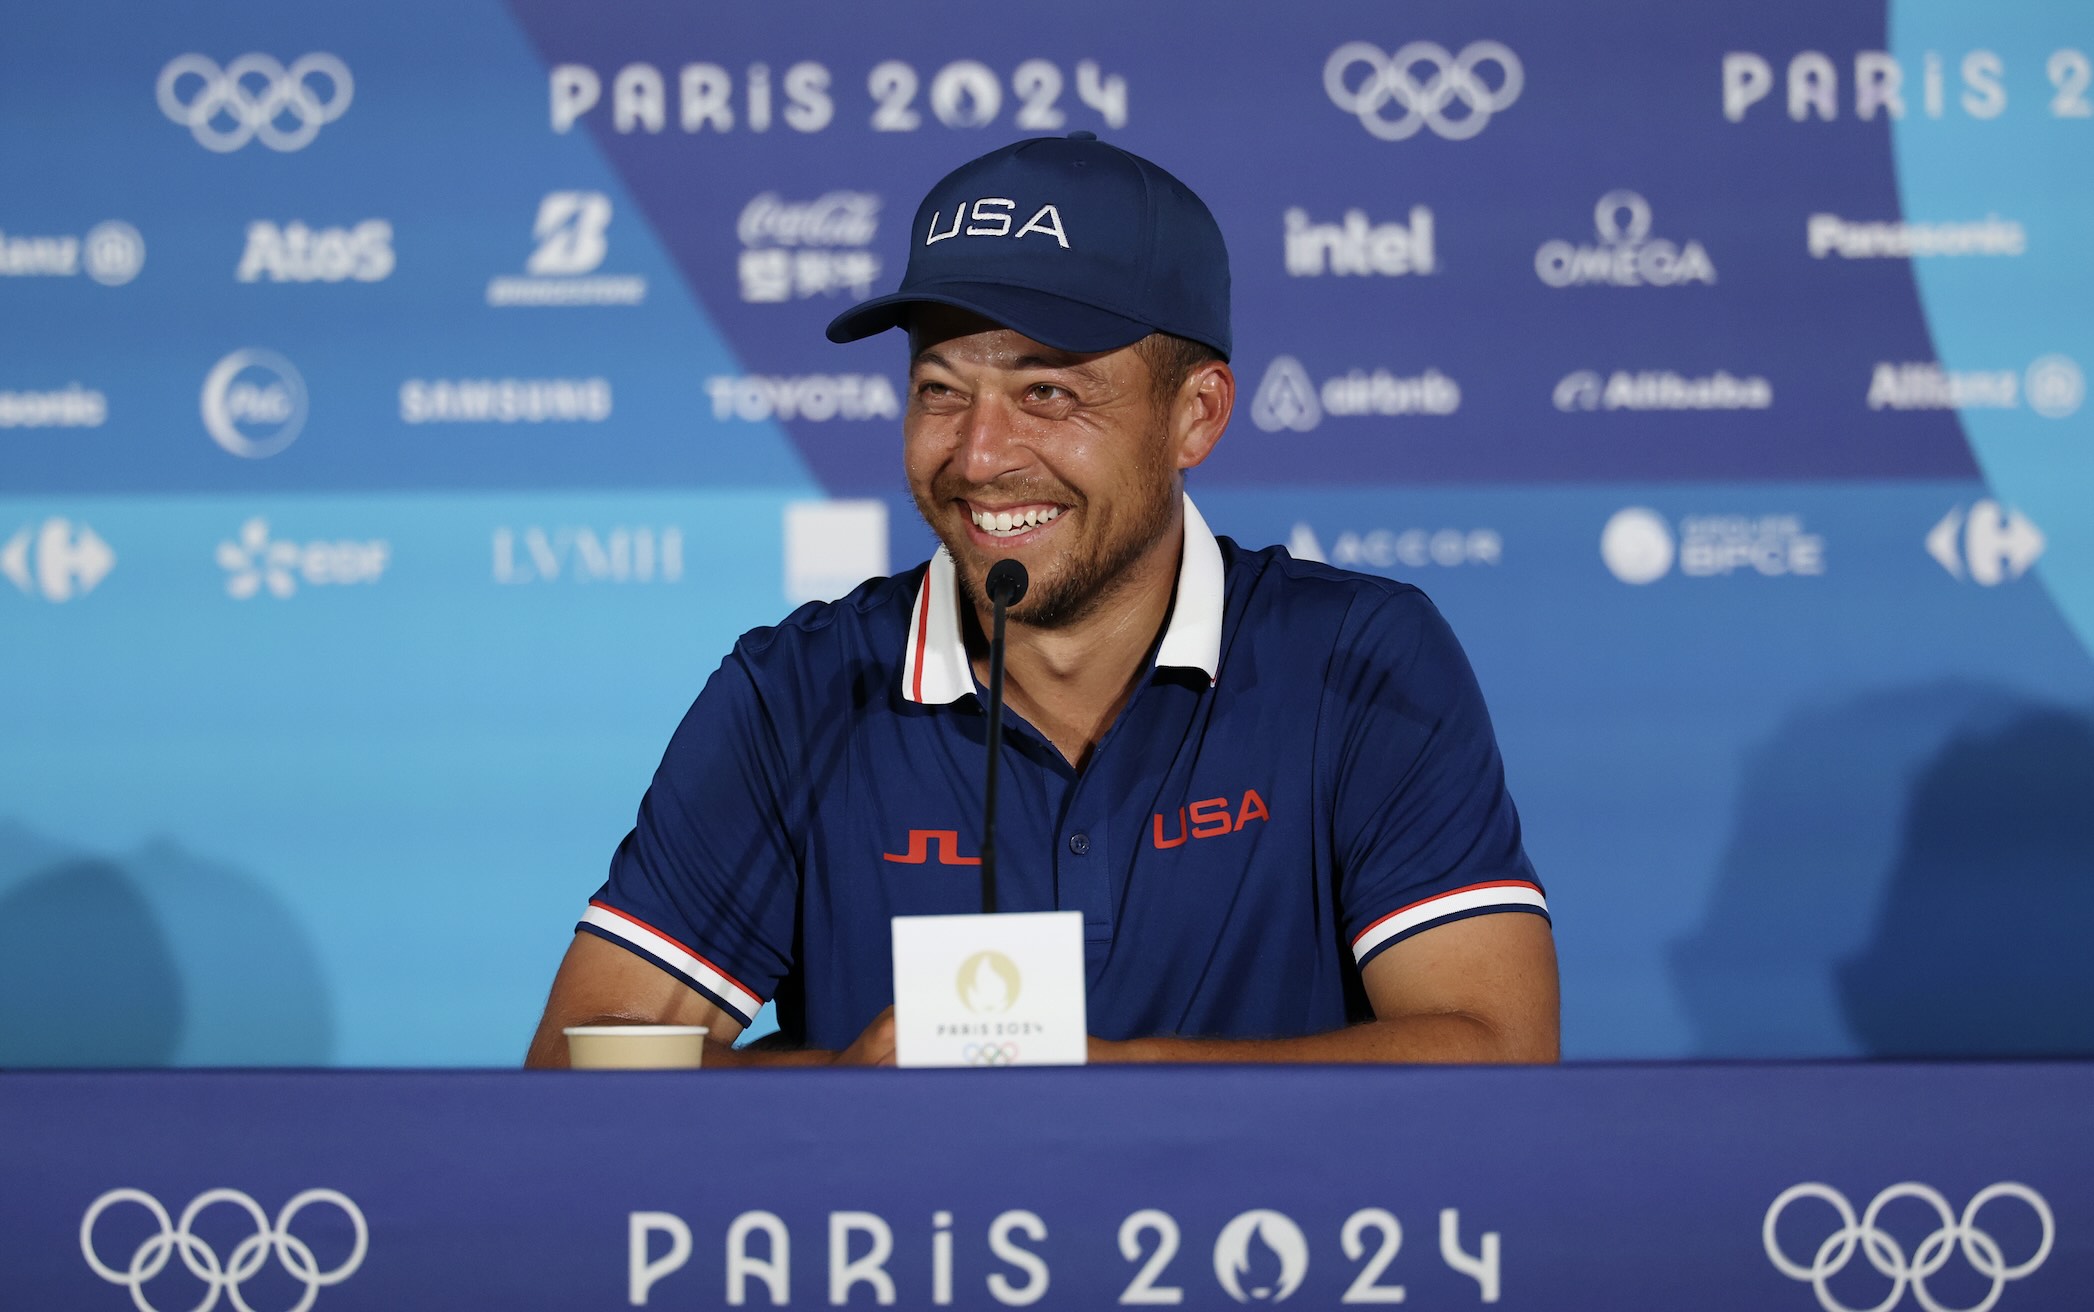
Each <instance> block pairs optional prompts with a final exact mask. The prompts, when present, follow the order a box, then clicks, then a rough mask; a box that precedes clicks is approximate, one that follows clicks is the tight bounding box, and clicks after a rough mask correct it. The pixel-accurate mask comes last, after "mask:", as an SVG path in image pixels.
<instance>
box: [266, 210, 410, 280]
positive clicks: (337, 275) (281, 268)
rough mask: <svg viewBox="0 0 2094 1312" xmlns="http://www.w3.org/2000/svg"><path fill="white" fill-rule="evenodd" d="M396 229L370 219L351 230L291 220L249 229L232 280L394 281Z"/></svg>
mask: <svg viewBox="0 0 2094 1312" xmlns="http://www.w3.org/2000/svg"><path fill="white" fill-rule="evenodd" d="M395 262H396V261H395V260H394V258H393V225H392V224H390V223H388V222H386V221H385V220H384V219H366V220H364V221H363V222H362V223H359V224H357V225H356V226H355V227H353V228H309V227H307V226H306V225H305V224H303V223H298V222H296V221H293V222H291V223H287V224H284V225H283V226H282V227H278V226H277V225H276V224H274V223H271V222H269V221H267V220H257V221H255V222H253V223H250V224H248V225H247V248H246V249H245V250H244V251H242V252H241V254H240V266H239V268H237V269H235V270H234V271H233V277H234V278H236V279H238V280H239V281H241V282H260V281H261V280H262V279H263V278H265V277H266V278H267V279H268V280H269V281H270V282H342V281H345V280H347V279H354V280H356V281H357V282H382V281H384V280H385V279H386V278H387V277H389V276H391V274H392V272H393V266H394V264H395Z"/></svg>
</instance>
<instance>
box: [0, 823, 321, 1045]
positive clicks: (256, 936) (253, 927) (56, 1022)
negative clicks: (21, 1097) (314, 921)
mask: <svg viewBox="0 0 2094 1312" xmlns="http://www.w3.org/2000/svg"><path fill="white" fill-rule="evenodd" d="M333 1052H334V1018H333V1007H332V1003H331V1001H330V999H329V997H328V993H327V988H326V983H325V980H324V979H323V977H322V974H321V971H320V967H319V962H318V960H317V957H316V955H315V952H314V949H313V945H312V940H311V937H310V936H309V935H308V934H307V933H306V931H305V928H304V926H303V925H301V924H300V923H299V922H298V921H297V919H296V918H295V917H294V916H293V915H292V914H291V912H290V910H289V909H288V908H286V907H285V906H284V905H283V903H282V902H281V901H279V900H278V899H277V897H276V895H275V894H274V893H273V892H272V891H271V890H270V889H268V888H267V887H266V886H265V885H264V884H263V883H262V882H261V881H259V880H257V879H256V878H254V877H253V876H252V875H249V874H246V873H244V872H242V871H239V870H236V869H233V868H231V867H229V866H225V865H221V864H215V863H212V862H208V861H205V860H202V859H200V858H198V857H195V856H192V855H190V854H188V853H185V852H183V851H182V850H181V849H180V848H178V847H176V846H175V845H174V844H172V843H168V842H164V841H162V842H155V843H151V844H148V845H147V846H146V847H144V848H143V849H141V850H140V851H138V852H136V853H133V854H131V855H128V856H123V857H118V858H108V857H102V856H91V855H85V854H82V853H80V852H78V851H74V850H69V849H67V848H64V847H63V846H61V845H59V844H56V843H53V842H51V841H49V840H47V839H44V838H42V837H40V836H38V835H37V834H35V833H33V832H32V831H30V830H29V829H27V828H26V827H24V826H22V825H20V824H17V823H12V822H4V821H0V1066H15V1067H21V1066H255V1065H268V1066H313V1065H323V1064H325V1063H326V1062H327V1061H328V1060H329V1059H330V1057H331V1056H332V1054H333Z"/></svg>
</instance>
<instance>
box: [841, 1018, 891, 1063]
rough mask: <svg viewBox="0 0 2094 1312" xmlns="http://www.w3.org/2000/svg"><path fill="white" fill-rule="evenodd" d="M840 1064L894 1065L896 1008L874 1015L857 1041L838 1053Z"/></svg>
mask: <svg viewBox="0 0 2094 1312" xmlns="http://www.w3.org/2000/svg"><path fill="white" fill-rule="evenodd" d="M835 1064H836V1065H838V1066H892V1065H894V1008H893V1007H889V1008H887V1010H885V1011H883V1012H881V1013H880V1014H879V1015H877V1016H875V1017H873V1019H872V1024H870V1025H868V1026H866V1027H865V1033H863V1034H861V1035H859V1036H858V1040H857V1042H855V1043H853V1044H852V1045H851V1046H850V1047H848V1048H845V1049H844V1050H843V1051H842V1052H839V1053H837V1054H836V1062H835Z"/></svg>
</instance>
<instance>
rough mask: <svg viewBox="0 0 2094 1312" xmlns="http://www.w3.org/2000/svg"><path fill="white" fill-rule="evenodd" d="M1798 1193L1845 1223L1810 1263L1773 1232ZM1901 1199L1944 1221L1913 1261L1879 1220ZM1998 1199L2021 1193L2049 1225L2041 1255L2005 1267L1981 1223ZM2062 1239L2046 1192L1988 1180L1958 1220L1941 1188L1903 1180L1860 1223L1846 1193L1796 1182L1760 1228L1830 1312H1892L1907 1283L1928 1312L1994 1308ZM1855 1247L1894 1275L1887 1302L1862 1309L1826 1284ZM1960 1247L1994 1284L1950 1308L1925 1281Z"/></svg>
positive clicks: (1773, 1253)
mask: <svg viewBox="0 0 2094 1312" xmlns="http://www.w3.org/2000/svg"><path fill="white" fill-rule="evenodd" d="M1799 1198H1817V1199H1822V1200H1823V1201H1825V1202H1826V1203H1829V1204H1831V1206H1832V1210H1833V1211H1834V1212H1835V1213H1837V1214H1838V1216H1839V1221H1840V1225H1839V1228H1838V1229H1837V1230H1834V1231H1833V1232H1832V1233H1831V1234H1830V1235H1828V1236H1826V1238H1825V1240H1824V1242H1822V1243H1820V1244H1819V1245H1818V1249H1817V1253H1816V1255H1815V1256H1813V1257H1812V1258H1811V1261H1810V1264H1809V1265H1808V1266H1806V1265H1804V1264H1803V1263H1801V1262H1798V1261H1796V1260H1795V1259H1794V1258H1792V1257H1790V1256H1789V1255H1788V1254H1787V1253H1786V1252H1784V1251H1782V1247H1781V1241H1780V1240H1779V1239H1778V1238H1777V1237H1776V1236H1775V1233H1774V1228H1775V1226H1776V1224H1777V1223H1779V1221H1780V1220H1781V1215H1782V1213H1783V1212H1785V1211H1787V1210H1788V1206H1789V1204H1790V1203H1793V1202H1795V1201H1796V1200H1797V1199H1799ZM1900 1198H1913V1199H1917V1200H1919V1201H1920V1202H1923V1203H1925V1204H1926V1205H1927V1206H1929V1207H1931V1208H1933V1209H1934V1215H1935V1216H1936V1217H1937V1218H1939V1219H1940V1222H1941V1226H1940V1228H1939V1229H1937V1230H1935V1231H1934V1232H1933V1233H1932V1234H1930V1235H1928V1236H1927V1237H1926V1238H1925V1239H1922V1240H1920V1242H1919V1246H1918V1247H1917V1248H1915V1249H1914V1250H1913V1252H1912V1256H1911V1258H1910V1260H1908V1259H1907V1258H1906V1255H1905V1250H1904V1249H1903V1248H1902V1247H1901V1246H1899V1244H1898V1241H1897V1240H1896V1239H1894V1238H1892V1237H1891V1236H1890V1235H1889V1234H1887V1233H1885V1232H1884V1231H1883V1230H1882V1229H1881V1228H1880V1227H1879V1226H1878V1225H1877V1224H1876V1221H1877V1219H1878V1218H1879V1217H1880V1216H1881V1215H1882V1212H1883V1209H1884V1207H1885V1206H1886V1205H1888V1204H1890V1203H1892V1202H1895V1201H1896V1200H1898V1199H1900ZM1996 1198H2016V1199H2019V1200H2021V1201H2022V1202H2023V1203H2026V1204H2027V1205H2028V1207H2029V1209H2030V1210H2031V1211H2033V1212H2034V1213H2035V1214H2036V1219H2037V1221H2038V1222H2040V1223H2041V1224H2042V1227H2043V1238H2042V1240H2041V1241H2040V1242H2039V1243H2038V1244H2037V1245H2036V1251H2035V1253H2034V1254H2033V1255H2032V1256H2030V1257H2029V1258H2028V1260H2026V1261H2024V1262H2020V1263H2018V1264H2016V1265H2013V1266H2009V1265H2008V1264H2007V1260H2006V1256H2005V1254H2004V1253H2002V1252H2001V1250H2000V1245H1999V1241H1998V1240H1996V1239H1994V1238H1993V1237H1992V1236H1991V1235H1989V1234H1987V1233H1986V1232H1985V1231H1983V1230H1980V1229H1978V1227H1977V1217H1978V1212H1979V1210H1980V1209H1981V1208H1983V1207H1984V1206H1985V1204H1987V1203H1989V1202H1991V1201H1992V1200H1994V1199H1996ZM2056 1238H2057V1224H2056V1221H2055V1219H2054V1218H2053V1217H2052V1216H2051V1211H2050V1204H2049V1203H2046V1202H2045V1201H2044V1200H2043V1195H2041V1194H2039V1193H2037V1192H2036V1191H2035V1190H2034V1189H2031V1188H2029V1187H2028V1186H2027V1185H2025V1184H2013V1183H2002V1184H1995V1185H1988V1186H1987V1187H1985V1188H1983V1189H1980V1190H1978V1192H1977V1194H1976V1195H1975V1196H1973V1197H1972V1198H1971V1200H1970V1203H1969V1204H1968V1205H1967V1206H1966V1207H1964V1209H1963V1215H1962V1216H1961V1217H1958V1216H1957V1215H1956V1214H1955V1212H1954V1211H1952V1210H1951V1209H1950V1207H1949V1203H1948V1199H1946V1198H1943V1197H1942V1196H1941V1194H1940V1193H1939V1192H1938V1191H1936V1190H1934V1189H1932V1188H1929V1187H1928V1186H1926V1185H1923V1184H1917V1183H1914V1182H1912V1181H1906V1182H1905V1183H1903V1184H1894V1185H1892V1186H1890V1187H1889V1188H1888V1189H1885V1190H1884V1191H1883V1192H1882V1193H1879V1194H1877V1195H1876V1197H1875V1198H1874V1199H1873V1200H1872V1201H1871V1202H1870V1203H1869V1205H1868V1209H1867V1210H1866V1211H1864V1212H1863V1213H1862V1214H1861V1217H1860V1219H1859V1220H1857V1219H1856V1218H1855V1215H1854V1206H1853V1204H1851V1203H1849V1202H1848V1201H1847V1197H1846V1195H1845V1194H1842V1193H1841V1192H1840V1191H1839V1190H1837V1189H1834V1188H1833V1187H1832V1186H1831V1185H1827V1184H1816V1183H1812V1184H1799V1185H1792V1186H1791V1187H1789V1188H1787V1189H1784V1190H1783V1191H1782V1192H1781V1196H1780V1197H1778V1198H1776V1199H1775V1200H1774V1202H1773V1204H1772V1205H1771V1206H1769V1207H1768V1208H1767V1218H1766V1220H1765V1222H1764V1223H1762V1225H1761V1226H1760V1239H1761V1241H1762V1242H1763V1243H1764V1244H1765V1246H1766V1249H1767V1258H1768V1260H1769V1261H1771V1262H1773V1263H1774V1266H1775V1269H1776V1270H1778V1271H1780V1272H1781V1273H1782V1274H1783V1275H1785V1276H1787V1277H1788V1278H1789V1279H1791V1280H1807V1281H1809V1282H1810V1284H1811V1287H1812V1288H1813V1289H1815V1290H1816V1291H1817V1295H1818V1305H1819V1306H1820V1307H1822V1308H1824V1309H1825V1312H1890V1310H1891V1309H1892V1308H1894V1307H1896V1306H1897V1305H1898V1301H1899V1300H1900V1299H1902V1298H1903V1297H1904V1296H1905V1290H1906V1287H1907V1286H1908V1285H1909V1286H1910V1287H1911V1289H1912V1296H1913V1297H1914V1298H1915V1299H1917V1300H1918V1301H1919V1305H1920V1306H1921V1307H1922V1308H1924V1309H1926V1312H1991V1309H1992V1306H1993V1304H1995V1303H1997V1302H1999V1297H2000V1293H2001V1291H2002V1290H2004V1289H2005V1288H2006V1287H2007V1282H2008V1281H2010V1280H2019V1279H2021V1278H2022V1277H2023V1276H2025V1275H2028V1274H2029V1273H2030V1272H2031V1271H2034V1270H2035V1269H2036V1268H2037V1267H2039V1266H2042V1265H2043V1260H2044V1259H2045V1258H2047V1257H2049V1256H2050V1249H2051V1244H2052V1242H2053V1241H2054V1240H2055V1239H2056ZM1856 1249H1859V1250H1860V1251H1861V1254H1862V1256H1864V1257H1866V1258H1867V1259H1868V1261H1869V1265H1870V1266H1872V1267H1874V1268H1876V1271H1877V1272H1878V1273H1879V1274H1881V1275H1884V1276H1887V1277H1889V1279H1890V1282H1891V1283H1890V1293H1888V1294H1887V1295H1885V1296H1884V1298H1883V1301H1882V1302H1880V1303H1876V1304H1872V1305H1871V1306H1870V1307H1868V1308H1864V1309H1857V1308H1849V1307H1847V1306H1846V1305H1845V1304H1843V1303H1841V1302H1840V1301H1839V1300H1838V1299H1837V1298H1835V1297H1834V1296H1833V1294H1832V1291H1831V1289H1830V1288H1829V1287H1828V1285H1827V1283H1826V1282H1827V1281H1829V1280H1831V1279H1832V1277H1834V1276H1836V1275H1838V1274H1839V1273H1840V1272H1841V1271H1844V1270H1845V1269H1846V1267H1847V1263H1848V1262H1849V1261H1850V1260H1851V1259H1852V1258H1853V1256H1854V1253H1855V1250H1856ZM1958 1249H1960V1250H1961V1251H1962V1253H1963V1257H1964V1260H1965V1261H1967V1262H1969V1263H1970V1264H1971V1266H1972V1267H1974V1268H1975V1269H1976V1270H1977V1273H1978V1274H1979V1275H1981V1276H1983V1277H1985V1278H1986V1279H1987V1280H1990V1281H1991V1282H1992V1289H1991V1291H1990V1292H1989V1293H1987V1294H1986V1295H1985V1297H1984V1298H1983V1299H1981V1300H1980V1301H1979V1302H1977V1303H1976V1304H1974V1305H1972V1306H1971V1307H1968V1308H1951V1307H1948V1306H1945V1305H1944V1304H1942V1303H1940V1302H1937V1301H1936V1300H1935V1298H1934V1296H1933V1295H1932V1293H1930V1292H1929V1291H1928V1289H1927V1278H1928V1277H1929V1276H1932V1275H1934V1274H1936V1273H1937V1272H1939V1271H1940V1270H1941V1269H1942V1268H1943V1267H1945V1266H1947V1265H1948V1261H1949V1256H1950V1254H1951V1253H1953V1252H1955V1251H1957V1250H1958Z"/></svg>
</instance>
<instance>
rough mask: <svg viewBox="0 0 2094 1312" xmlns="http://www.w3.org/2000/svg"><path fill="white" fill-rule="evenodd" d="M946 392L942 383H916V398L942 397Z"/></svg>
mask: <svg viewBox="0 0 2094 1312" xmlns="http://www.w3.org/2000/svg"><path fill="white" fill-rule="evenodd" d="M947 390H948V389H947V388H946V386H945V384H944V383H918V384H917V385H916V394H917V395H918V396H943V395H945V393H946V391H947Z"/></svg>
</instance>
